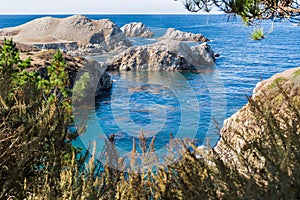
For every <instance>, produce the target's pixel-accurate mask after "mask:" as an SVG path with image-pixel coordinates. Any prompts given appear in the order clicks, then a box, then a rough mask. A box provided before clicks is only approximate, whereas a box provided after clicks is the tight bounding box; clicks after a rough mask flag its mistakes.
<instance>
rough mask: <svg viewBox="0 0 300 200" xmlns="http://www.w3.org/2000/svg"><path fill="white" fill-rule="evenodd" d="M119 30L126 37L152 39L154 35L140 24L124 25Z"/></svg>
mask: <svg viewBox="0 0 300 200" xmlns="http://www.w3.org/2000/svg"><path fill="white" fill-rule="evenodd" d="M121 30H122V31H123V32H124V33H125V35H126V36H127V37H144V38H148V37H153V36H154V33H153V32H152V31H151V30H150V29H149V28H147V27H146V25H145V24H143V23H142V22H132V23H130V24H125V25H124V26H123V27H122V28H121Z"/></svg>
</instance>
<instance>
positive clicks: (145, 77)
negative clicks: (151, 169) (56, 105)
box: [0, 15, 300, 151]
mask: <svg viewBox="0 0 300 200" xmlns="http://www.w3.org/2000/svg"><path fill="white" fill-rule="evenodd" d="M87 16H88V17H89V18H91V19H103V18H109V19H111V20H112V21H113V22H115V23H116V24H117V25H118V26H120V27H121V26H122V25H124V24H126V23H129V22H134V21H138V22H139V21H141V22H143V23H145V24H146V25H147V26H148V27H149V28H150V29H151V30H152V31H153V32H154V33H155V37H159V36H161V35H163V34H164V33H165V31H166V29H167V28H176V29H179V30H181V31H187V32H193V33H202V34H204V35H205V36H206V37H207V38H209V39H210V40H211V41H210V42H209V44H210V45H211V47H212V48H213V50H214V51H215V52H216V53H218V54H220V57H219V58H218V59H217V61H216V66H215V67H214V68H213V69H212V70H206V71H203V72H201V73H183V74H178V73H171V72H170V73H164V72H161V73H154V72H126V73H111V76H112V78H113V79H114V80H115V82H114V84H113V88H112V91H110V92H106V93H104V95H103V96H102V97H101V98H100V99H97V103H96V110H95V111H96V119H97V120H96V121H95V120H94V121H93V120H90V121H88V129H90V130H91V131H92V132H94V135H90V134H87V135H83V136H82V140H86V141H89V140H94V138H96V137H97V134H99V132H101V133H103V134H105V135H110V134H112V133H114V134H116V136H117V145H118V146H119V147H120V148H121V149H123V150H124V151H129V150H130V149H131V147H132V140H133V139H136V136H137V134H138V133H139V132H140V131H141V129H142V130H143V131H144V133H145V135H146V136H149V138H152V137H154V136H155V137H156V148H161V147H163V146H164V145H165V144H167V143H168V139H169V133H170V132H171V133H172V134H173V135H175V137H176V135H178V136H179V135H180V133H179V132H180V128H181V127H182V126H184V130H185V131H191V132H195V133H192V134H191V135H192V136H193V137H195V138H196V139H198V140H199V141H198V144H199V145H200V144H201V143H202V142H203V141H204V140H205V139H207V138H208V139H209V140H210V142H211V143H212V144H215V142H216V141H217V140H218V134H217V130H216V124H215V123H214V121H215V120H216V121H217V123H218V124H220V125H222V123H223V120H224V119H225V118H227V117H229V116H231V115H232V114H233V113H234V112H236V111H237V110H239V109H240V108H241V107H242V106H243V105H244V104H246V103H247V98H246V96H249V95H251V94H252V91H253V89H254V87H255V85H256V84H257V82H259V81H261V80H263V79H267V78H269V77H271V76H272V75H274V74H276V73H279V72H282V71H284V70H286V69H289V68H292V67H298V66H299V63H300V32H299V31H300V27H296V26H293V25H292V24H290V23H289V22H281V23H275V24H274V27H273V31H272V32H271V33H270V34H268V35H267V37H266V39H264V40H262V41H252V40H251V39H250V33H251V31H252V30H253V27H246V26H245V25H243V24H242V22H241V20H240V19H239V18H237V19H233V18H231V19H230V20H229V21H228V18H227V16H225V15H87ZM38 17H42V16H40V15H39V16H38V15H26V16H21V15H19V16H14V15H9V16H0V28H4V27H11V26H16V25H20V24H23V23H25V22H28V21H30V20H32V19H35V18H38ZM55 17H65V16H63V15H60V16H55ZM262 26H263V27H264V30H265V32H267V31H268V30H269V29H270V28H271V22H268V21H267V22H263V24H262ZM131 40H132V41H133V42H134V44H135V45H143V44H148V43H153V42H155V41H156V40H155V39H134V38H131ZM94 58H95V59H98V60H99V61H101V60H103V58H102V57H101V56H96V57H94ZM160 80H165V81H163V82H161V81H160ZM186 105H189V107H188V108H187V107H185V106H186ZM190 105H192V106H190ZM214 119H215V120H214ZM183 122H184V123H185V124H184V125H182V123H183ZM95 124H97V126H96V125H95ZM195 126H196V130H195ZM99 127H101V130H99ZM189 128H190V130H189ZM187 136H188V137H190V135H189V133H187Z"/></svg>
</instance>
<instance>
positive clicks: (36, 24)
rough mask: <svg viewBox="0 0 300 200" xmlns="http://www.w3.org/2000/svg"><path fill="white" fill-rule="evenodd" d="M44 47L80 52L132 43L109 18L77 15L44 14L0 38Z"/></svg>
mask: <svg viewBox="0 0 300 200" xmlns="http://www.w3.org/2000/svg"><path fill="white" fill-rule="evenodd" d="M4 37H7V38H11V37H12V38H13V39H14V41H15V42H20V43H24V44H29V45H33V46H35V47H38V48H44V49H58V48H59V49H62V50H64V51H71V50H73V51H77V52H79V53H101V52H110V51H118V50H124V49H126V48H128V47H129V46H131V45H132V44H131V43H130V41H129V40H128V39H127V38H126V37H125V35H124V33H123V32H122V31H121V29H120V28H119V27H118V26H117V25H116V24H114V23H113V22H111V21H110V20H108V19H103V20H91V19H89V18H87V17H85V16H81V15H74V16H71V17H67V18H63V19H59V18H53V17H43V18H39V19H35V20H32V21H30V22H28V23H26V24H23V25H20V26H16V27H12V28H5V29H1V30H0V38H4Z"/></svg>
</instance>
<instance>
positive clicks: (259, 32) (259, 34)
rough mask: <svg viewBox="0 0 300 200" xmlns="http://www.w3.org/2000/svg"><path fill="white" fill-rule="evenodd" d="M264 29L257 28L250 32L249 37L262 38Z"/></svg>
mask: <svg viewBox="0 0 300 200" xmlns="http://www.w3.org/2000/svg"><path fill="white" fill-rule="evenodd" d="M264 38H265V36H264V30H263V28H257V29H255V30H254V31H253V32H252V33H251V39H252V40H261V39H264Z"/></svg>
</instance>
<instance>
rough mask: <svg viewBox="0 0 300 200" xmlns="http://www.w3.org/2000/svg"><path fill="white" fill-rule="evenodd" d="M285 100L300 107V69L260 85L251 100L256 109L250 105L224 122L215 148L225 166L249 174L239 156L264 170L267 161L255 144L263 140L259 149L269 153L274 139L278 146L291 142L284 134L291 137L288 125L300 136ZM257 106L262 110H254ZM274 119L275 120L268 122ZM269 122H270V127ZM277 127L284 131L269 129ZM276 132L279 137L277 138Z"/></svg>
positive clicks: (294, 116)
mask: <svg viewBox="0 0 300 200" xmlns="http://www.w3.org/2000/svg"><path fill="white" fill-rule="evenodd" d="M283 91H284V92H285V94H284V93H283ZM286 99H289V100H290V101H295V102H298V104H299V100H300V67H299V68H293V69H289V70H287V71H285V72H283V73H279V74H276V75H274V76H273V77H271V78H269V79H267V80H265V81H262V82H260V83H258V84H257V86H256V88H255V89H254V93H253V96H252V97H251V99H250V100H251V101H254V106H253V104H250V103H248V104H246V105H245V106H244V107H243V108H242V109H241V110H239V111H238V112H236V113H235V114H234V115H232V116H231V117H230V118H228V119H227V120H225V122H224V125H223V128H222V129H221V138H220V140H219V142H218V143H217V145H216V146H215V147H214V149H215V151H216V152H218V153H219V155H221V158H222V159H223V160H224V161H225V163H227V164H229V165H231V166H235V167H237V168H238V169H239V171H241V172H242V173H247V167H245V164H244V163H241V160H242V159H241V157H240V156H241V155H242V156H243V157H244V158H246V159H247V160H248V161H247V162H249V163H251V164H252V165H253V166H255V167H256V168H257V169H263V168H264V167H265V162H266V161H267V160H265V158H264V155H262V154H261V152H257V151H256V150H255V147H256V146H255V145H253V146H251V145H252V144H254V143H255V142H257V141H260V142H258V144H259V145H261V147H260V148H262V149H263V148H266V149H267V151H269V150H271V147H272V144H271V142H274V140H278V141H275V143H276V145H280V144H281V143H284V142H283V141H282V139H284V140H285V139H287V140H288V137H289V136H288V135H285V134H286V133H288V134H291V133H290V131H287V132H285V131H283V130H285V129H287V128H288V125H287V124H289V126H291V127H293V128H296V129H295V130H296V132H297V128H298V134H300V133H299V131H300V128H299V124H298V125H296V126H298V127H296V126H295V124H294V122H295V119H299V118H297V114H296V113H295V111H293V109H291V105H290V102H289V100H286ZM255 105H256V106H257V107H258V108H259V109H260V111H258V110H257V109H255ZM298 106H299V105H298ZM254 110H256V111H254ZM258 113H260V114H258ZM271 119H272V120H273V121H268V120H271ZM275 121H276V123H277V125H276V124H275ZM268 123H271V125H270V124H268ZM272 124H273V125H272ZM276 126H277V127H278V128H279V127H280V128H281V130H280V131H281V132H279V130H277V129H274V130H273V129H272V128H270V127H273V128H274V127H276ZM287 130H288V129H287ZM268 131H269V132H268ZM275 133H276V134H278V135H274V134H275ZM268 134H272V135H274V136H273V137H274V138H275V139H270V136H269V135H268ZM290 137H291V136H290ZM263 138H264V139H263ZM266 138H269V139H266ZM271 138H272V137H271ZM269 148H270V149H269ZM273 150H275V149H273ZM262 151H263V150H262ZM276 151H279V149H276ZM274 155H276V154H274ZM277 156H278V155H277ZM243 162H244V160H243ZM248 173H249V171H248Z"/></svg>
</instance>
